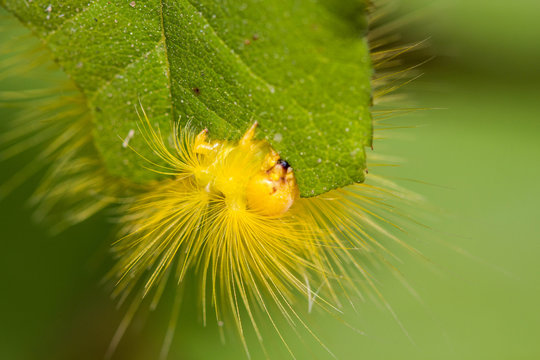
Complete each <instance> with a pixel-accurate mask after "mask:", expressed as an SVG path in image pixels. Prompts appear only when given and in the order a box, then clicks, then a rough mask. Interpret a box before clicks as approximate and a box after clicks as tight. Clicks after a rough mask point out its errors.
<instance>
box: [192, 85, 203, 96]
mask: <svg viewBox="0 0 540 360" xmlns="http://www.w3.org/2000/svg"><path fill="white" fill-rule="evenodd" d="M192 90H193V93H194V94H195V95H197V96H198V95H200V94H201V89H199V88H198V87H194V88H193V89H192Z"/></svg>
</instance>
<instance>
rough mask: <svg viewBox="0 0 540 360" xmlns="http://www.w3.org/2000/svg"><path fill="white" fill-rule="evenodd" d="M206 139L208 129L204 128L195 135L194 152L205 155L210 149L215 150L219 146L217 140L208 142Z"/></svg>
mask: <svg viewBox="0 0 540 360" xmlns="http://www.w3.org/2000/svg"><path fill="white" fill-rule="evenodd" d="M207 140H208V129H204V130H203V131H201V132H200V133H199V134H198V135H197V136H196V137H195V146H194V149H195V153H197V154H201V155H207V154H209V153H210V152H212V151H215V150H216V148H217V147H218V146H219V142H214V143H210V142H208V141H207Z"/></svg>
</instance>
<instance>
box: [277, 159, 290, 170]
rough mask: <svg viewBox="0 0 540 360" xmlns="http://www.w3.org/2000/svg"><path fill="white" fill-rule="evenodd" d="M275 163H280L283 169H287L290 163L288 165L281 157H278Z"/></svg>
mask: <svg viewBox="0 0 540 360" xmlns="http://www.w3.org/2000/svg"><path fill="white" fill-rule="evenodd" d="M277 163H278V164H279V165H281V167H282V168H284V169H285V170H287V169H288V168H290V167H291V165H289V163H288V162H286V161H285V160H283V159H279V160H278V162H277Z"/></svg>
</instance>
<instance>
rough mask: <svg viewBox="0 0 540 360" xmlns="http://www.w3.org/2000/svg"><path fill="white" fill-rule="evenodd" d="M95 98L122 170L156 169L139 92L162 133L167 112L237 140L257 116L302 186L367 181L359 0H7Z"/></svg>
mask: <svg viewBox="0 0 540 360" xmlns="http://www.w3.org/2000/svg"><path fill="white" fill-rule="evenodd" d="M0 3H1V4H2V5H3V6H4V7H6V8H7V9H8V10H10V11H11V12H13V13H14V14H15V15H16V16H17V17H18V18H19V19H20V20H21V21H22V22H23V23H25V24H26V25H27V26H28V27H30V28H31V29H32V30H33V31H34V32H35V33H36V34H37V35H38V36H39V37H40V38H41V39H42V41H43V43H44V44H45V45H46V46H47V47H48V48H49V49H50V51H51V52H52V54H53V56H54V57H55V59H56V60H57V61H58V63H59V64H60V65H61V66H62V68H63V69H64V70H65V72H66V73H67V74H68V75H69V76H70V77H71V78H72V79H73V80H74V81H75V82H76V84H77V85H78V86H79V88H80V89H81V91H83V93H84V94H85V95H86V97H87V99H88V105H89V108H90V109H91V111H92V113H93V116H94V121H95V129H94V132H95V143H96V146H97V148H98V150H99V151H100V153H101V156H102V158H103V160H104V162H105V164H106V166H107V168H108V170H109V171H110V173H112V174H114V175H119V176H123V177H125V178H128V179H131V180H133V181H137V182H145V181H149V180H151V179H153V178H155V177H156V176H159V175H157V174H153V173H150V172H148V171H147V170H145V169H144V168H143V165H144V160H142V159H141V158H140V157H139V156H138V155H136V154H135V153H134V152H133V151H131V150H129V149H127V148H124V147H122V139H123V138H125V137H126V136H127V135H128V133H130V130H135V135H134V136H133V138H132V139H131V142H130V145H131V146H133V147H134V148H135V149H137V151H139V152H141V154H142V155H144V156H147V157H149V158H152V159H153V158H154V157H153V154H151V153H150V150H149V149H147V147H146V146H145V144H144V141H143V139H142V137H141V136H140V134H139V133H138V130H137V122H138V117H137V114H136V107H138V104H139V101H140V103H141V104H142V106H143V107H144V108H145V110H146V112H147V113H148V115H149V116H150V118H151V120H152V122H153V123H155V124H156V126H159V127H160V129H161V132H162V133H163V134H164V136H167V135H170V122H171V120H174V121H180V122H181V123H182V124H185V123H187V122H188V121H190V122H191V123H192V124H193V125H194V126H195V127H196V128H198V129H203V128H208V129H209V134H210V136H211V137H214V138H219V139H224V138H227V139H237V138H239V137H240V136H241V135H242V134H243V133H244V132H245V131H246V130H247V128H248V127H249V126H250V125H251V124H252V123H253V122H254V121H258V122H259V124H260V126H259V134H258V136H259V137H264V138H266V139H267V140H268V141H269V142H270V143H271V144H272V146H273V147H274V148H275V149H276V150H278V151H279V153H280V154H281V156H282V157H283V158H284V159H286V160H287V161H288V162H289V163H290V164H291V165H292V166H293V167H294V169H295V172H296V175H297V179H298V184H299V187H300V191H301V195H302V196H313V195H318V194H321V193H323V192H326V191H328V190H330V189H333V188H337V187H342V186H345V185H349V184H351V183H354V182H361V181H363V180H364V172H365V167H366V165H365V147H366V146H369V145H370V144H371V139H372V124H371V117H370V112H369V107H370V97H371V88H370V79H371V74H372V70H371V63H370V57H369V50H368V46H367V44H366V41H365V39H364V36H363V35H364V32H365V30H366V25H365V16H364V12H365V10H364V1H363V0H356V1H355V0H319V1H317V0H220V1H216V0H162V1H157V0H147V1H142V0H138V1H137V0H134V1H129V0H122V1H118V0H116V1H113V0H95V1H89V0H70V1H67V0H33V1H29V0H26V1H24V0H0Z"/></svg>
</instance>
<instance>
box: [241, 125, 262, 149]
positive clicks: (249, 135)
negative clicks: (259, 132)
mask: <svg viewBox="0 0 540 360" xmlns="http://www.w3.org/2000/svg"><path fill="white" fill-rule="evenodd" d="M258 125H259V123H258V122H256V121H255V122H254V123H253V125H251V127H250V128H249V129H248V130H247V131H246V133H245V134H244V136H242V138H241V139H240V142H239V143H238V144H239V145H240V146H249V145H251V143H252V141H253V138H254V137H255V130H256V129H257V126H258Z"/></svg>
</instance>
